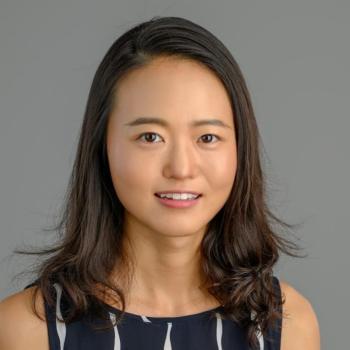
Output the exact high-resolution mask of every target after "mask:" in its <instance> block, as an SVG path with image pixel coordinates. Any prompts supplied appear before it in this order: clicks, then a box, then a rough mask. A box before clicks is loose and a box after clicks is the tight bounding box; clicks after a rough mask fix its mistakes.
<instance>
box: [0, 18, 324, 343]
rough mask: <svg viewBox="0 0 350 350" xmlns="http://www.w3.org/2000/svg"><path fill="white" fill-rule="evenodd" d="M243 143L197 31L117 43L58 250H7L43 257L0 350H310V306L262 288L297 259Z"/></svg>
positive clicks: (150, 29)
mask: <svg viewBox="0 0 350 350" xmlns="http://www.w3.org/2000/svg"><path fill="white" fill-rule="evenodd" d="M259 141H260V140H259V133H258V129H257V124H256V120H255V116H254V112H253V108H252V104H251V101H250V96H249V92H248V90H247V87H246V84H245V81H244V78H243V75H242V73H241V71H240V68H239V66H238V64H237V63H236V61H235V59H234V58H233V57H232V55H231V54H230V52H229V51H228V49H227V48H226V47H225V46H224V45H223V44H222V42H221V41H220V40H218V39H217V38H216V37H215V36H214V35H213V34H211V33H210V32H209V31H207V30H206V29H204V28H202V27H201V26H199V25H197V24H195V23H193V22H191V21H189V20H186V19H183V18H179V17H155V18H153V19H151V20H150V21H147V22H145V23H142V24H140V25H138V26H135V27H134V28H132V29H130V30H129V31H127V32H126V33H125V34H123V35H122V36H121V37H120V38H119V39H118V40H116V41H115V43H114V44H113V45H112V46H111V48H110V49H109V50H108V52H107V53H106V55H105V57H104V58H103V60H102V62H101V64H100V66H99V67H98V69H97V72H96V74H95V77H94V80H93V82H92V87H91V90H90V94H89V97H88V101H87V107H86V111H85V116H84V121H83V125H82V130H81V134H80V140H79V144H78V149H77V155H76V160H75V163H74V167H73V172H72V175H71V180H70V184H69V188H68V192H67V197H66V202H65V207H64V212H63V215H62V218H61V221H60V223H59V225H58V226H57V227H56V228H55V230H58V231H59V233H60V234H61V240H60V241H59V242H58V243H57V244H56V245H55V246H54V247H51V248H49V249H47V250H43V251H41V252H40V251H39V252H25V251H16V252H17V253H20V254H29V253H31V254H49V253H50V254H52V255H51V256H50V257H49V258H47V259H46V260H44V261H43V262H42V263H41V265H39V266H38V268H37V270H36V274H37V278H36V280H35V281H34V282H33V283H31V284H29V285H27V286H26V288H25V289H24V290H23V291H20V292H18V293H16V294H14V295H11V296H9V297H7V298H6V299H4V300H3V301H2V302H1V304H0V348H1V349H22V348H27V349H39V350H41V349H51V350H59V349H63V348H64V349H65V350H71V349H80V348H84V349H85V350H89V349H96V348H97V347H98V348H99V349H106V350H107V349H146V350H148V349H173V350H180V349H223V350H225V349H265V350H268V349H283V350H291V349H293V350H295V349H308V350H316V349H319V348H320V344H319V343H320V336H319V327H318V321H317V318H316V315H315V312H314V310H313V308H312V306H311V304H310V302H309V301H308V300H307V299H306V298H305V297H304V296H302V295H301V294H300V293H299V292H298V291H297V290H296V289H294V288H293V287H292V286H291V285H289V284H288V283H286V282H284V281H279V280H278V278H277V277H276V276H274V275H273V270H272V268H273V266H274V265H275V264H276V262H277V261H278V258H279V254H280V252H281V251H282V252H284V253H286V254H289V255H291V256H294V257H298V255H297V254H295V253H292V251H291V250H292V249H294V250H297V249H298V247H297V246H296V245H295V244H294V243H293V242H291V241H289V240H288V239H286V238H284V237H282V236H281V235H279V234H278V233H277V232H276V231H277V230H275V229H272V223H271V222H270V220H272V221H274V223H277V224H279V225H280V227H288V228H290V227H291V225H288V224H286V223H284V222H283V221H281V220H279V219H278V218H277V217H275V216H274V215H273V214H272V213H271V212H270V211H269V209H268V207H267V204H266V189H265V179H264V174H263V171H262V169H261V165H260V158H259V151H260V149H259ZM31 302H33V304H32V306H31V307H30V305H31V304H30V303H31ZM34 302H35V304H34ZM282 305H283V309H282ZM31 308H32V309H33V310H32V309H31ZM282 311H283V322H282ZM56 317H57V318H58V320H56ZM59 320H61V321H62V322H60V321H59Z"/></svg>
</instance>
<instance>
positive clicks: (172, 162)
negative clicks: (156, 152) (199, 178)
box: [163, 142, 198, 179]
mask: <svg viewBox="0 0 350 350" xmlns="http://www.w3.org/2000/svg"><path fill="white" fill-rule="evenodd" d="M197 169H198V166H197V157H196V154H195V152H194V150H193V148H192V146H191V145H190V142H177V143H176V144H175V143H174V145H173V146H172V147H170V148H169V152H168V153H167V155H166V160H165V164H164V167H163V175H164V176H165V177H173V178H177V179H183V178H187V177H190V178H193V177H195V176H196V173H197Z"/></svg>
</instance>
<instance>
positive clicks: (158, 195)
mask: <svg viewBox="0 0 350 350" xmlns="http://www.w3.org/2000/svg"><path fill="white" fill-rule="evenodd" d="M154 195H155V196H156V197H158V198H161V199H168V200H172V201H176V200H177V201H180V200H182V201H189V200H195V199H198V198H199V197H202V194H198V195H197V196H196V197H193V198H191V199H181V198H179V199H174V198H171V197H165V196H163V197H161V195H160V194H159V193H155V194H154Z"/></svg>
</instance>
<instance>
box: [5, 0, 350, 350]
mask: <svg viewBox="0 0 350 350" xmlns="http://www.w3.org/2000/svg"><path fill="white" fill-rule="evenodd" d="M156 15H159V16H180V17H185V18H187V19H190V20H192V21H194V22H196V23H198V24H200V25H202V26H203V27H205V28H207V29H208V30H210V31H212V32H213V33H214V34H215V35H216V36H218V37H219V38H220V39H221V40H222V41H223V42H224V43H225V45H226V46H227V47H228V48H229V50H230V51H231V52H232V54H233V56H234V57H235V59H236V60H237V62H238V64H239V65H240V67H241V69H242V71H243V74H244V76H245V78H246V81H247V85H248V89H249V90H250V92H251V96H252V102H253V107H254V110H255V114H256V118H257V122H258V125H259V128H260V132H261V136H262V140H263V144H264V148H265V152H266V153H267V155H268V160H269V162H268V164H267V165H266V167H265V169H266V170H267V173H268V183H269V187H270V189H271V191H270V194H271V200H270V204H271V207H272V209H273V210H274V212H275V213H276V214H277V215H279V216H280V217H281V218H283V219H284V220H286V221H287V222H291V223H296V222H303V226H302V227H301V228H299V229H298V231H297V232H296V235H297V236H298V237H299V239H300V241H299V242H298V243H299V244H301V245H302V246H303V247H305V248H306V249H305V250H304V252H307V253H308V254H309V256H308V257H307V258H305V259H292V258H290V257H285V256H283V255H282V257H281V259H280V261H279V263H278V264H277V265H276V268H275V275H276V276H277V277H279V278H280V279H283V280H285V281H287V282H288V283H290V284H291V285H292V286H294V288H296V289H297V290H298V291H300V292H301V293H302V294H303V295H304V296H305V297H306V298H308V299H309V301H310V302H311V303H312V305H313V307H314V310H315V311H316V313H317V316H318V319H319V323H320V329H321V342H322V349H332V350H333V349H339V350H343V349H345V348H347V346H346V344H347V345H348V335H347V334H346V333H345V331H347V330H348V329H349V323H348V314H349V311H350V307H349V301H348V299H349V295H350V285H349V268H350V264H349V260H348V259H349V247H350V238H349V237H350V234H349V233H350V232H349V217H350V210H349V207H350V206H349V198H350V186H349V179H350V171H349V168H350V166H349V151H350V141H349V139H350V137H349V134H350V128H349V126H350V122H349V118H350V114H349V100H350V66H349V62H350V48H349V34H350V24H349V23H350V21H349V15H350V2H349V1H346V0H344V1H337V0H333V1H324V0H312V1H311V0H294V1H286V0H282V1H281V0H276V1H272V0H266V1H261V0H259V1H258V0H255V1H253V0H249V1H247V0H239V1H235V0H230V1H228V0H227V1H220V0H217V1H215V2H214V1H204V0H192V1H189V0H187V1H184V0H182V1H167V0H153V1H134V0H128V1H116V0H114V1H112V0H99V1H91V0H80V1H77V0H76V1H63V0H60V1H48V0H21V1H19V0H11V1H10V0H1V1H0V106H1V109H0V222H1V226H0V230H1V231H0V233H1V235H0V239H1V242H0V298H1V299H2V298H4V297H6V296H7V295H10V294H12V293H15V292H17V291H19V290H21V289H22V288H23V287H24V286H25V284H26V283H27V281H29V279H30V276H25V277H22V278H21V279H15V280H13V276H14V275H15V274H16V273H19V272H20V271H22V270H24V269H25V268H27V267H28V266H30V264H31V263H33V261H34V259H33V258H25V257H16V256H13V254H12V252H13V250H14V249H15V248H20V247H23V245H27V244H30V245H34V246H35V245H36V246H42V245H43V244H47V243H50V242H52V240H53V239H54V236H53V235H52V234H51V235H50V234H48V233H44V232H42V228H43V227H44V226H47V225H50V224H52V222H53V218H54V216H55V215H56V214H57V210H58V208H59V205H60V204H61V201H62V199H63V194H64V191H65V188H66V186H67V182H68V176H69V174H70V171H71V167H72V164H73V159H74V154H75V150H76V144H77V137H78V133H79V129H80V125H81V122H82V118H83V112H84V108H85V104H86V100H87V95H88V91H89V88H90V84H91V82H92V78H93V75H94V73H95V71H96V69H97V66H98V64H99V63H100V61H101V59H102V57H103V56H104V54H105V53H106V51H107V49H108V48H109V47H110V46H111V44H112V43H113V42H114V41H115V40H116V39H117V37H118V36H119V35H121V34H122V33H123V32H125V31H126V30H128V29H129V28H130V27H131V26H133V25H135V24H137V23H139V22H142V21H144V20H148V19H150V18H151V17H153V16H156Z"/></svg>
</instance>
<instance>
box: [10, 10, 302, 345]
mask: <svg viewBox="0 0 350 350" xmlns="http://www.w3.org/2000/svg"><path fill="white" fill-rule="evenodd" d="M157 57H174V58H178V59H191V60H195V61H197V62H199V63H201V64H203V65H205V66H206V67H208V68H209V69H210V70H212V71H213V72H214V73H215V74H216V75H217V76H218V77H219V78H220V79H221V81H222V83H223V85H224V86H225V88H226V90H227V92H228V94H229V97H230V102H231V105H232V110H233V111H234V113H233V114H234V125H235V137H236V141H237V157H238V158H237V172H236V177H235V182H234V186H233V188H232V191H231V193H230V196H229V198H228V199H227V201H226V203H225V205H224V206H223V207H222V209H221V210H220V211H219V212H218V213H217V214H216V216H215V217H214V218H213V219H212V220H211V222H210V223H209V224H208V227H207V231H206V233H205V235H204V238H203V240H202V245H201V251H202V268H203V271H204V272H205V275H206V276H207V278H208V281H209V283H208V291H209V292H210V293H211V294H212V295H213V296H215V297H216V298H217V300H218V301H220V303H221V305H223V306H224V314H223V316H224V317H225V316H227V317H229V318H231V319H233V320H235V321H237V322H239V323H240V324H241V325H242V326H243V327H245V328H246V330H247V333H246V334H247V340H249V344H250V346H252V347H254V346H256V345H257V338H256V332H257V331H258V328H257V327H259V328H260V330H261V333H262V334H263V335H266V332H267V329H268V328H269V327H270V326H271V325H272V324H274V322H275V320H276V319H277V318H281V317H282V315H281V313H280V312H278V306H280V305H281V301H280V299H279V298H278V296H277V294H276V293H275V292H274V290H273V285H272V278H273V270H272V269H273V266H274V265H275V264H276V262H277V261H278V259H279V256H280V252H284V253H286V254H288V255H290V256H293V257H305V256H300V255H298V254H296V253H293V252H292V251H293V250H294V251H297V250H299V249H300V248H299V247H298V246H297V245H296V244H295V243H294V242H292V241H291V240H290V239H289V238H286V237H283V234H284V230H286V229H290V228H292V227H293V225H291V224H287V223H285V222H283V221H282V220H280V219H279V218H278V217H276V216H275V215H274V214H273V213H272V211H270V209H269V208H268V205H267V198H266V196H267V188H266V187H267V186H266V181H265V176H264V173H263V170H262V168H261V161H260V156H261V154H260V149H261V148H260V146H259V142H260V141H261V140H260V136H259V132H258V128H257V123H256V119H255V116H254V111H253V107H252V103H251V98H250V94H249V92H248V89H247V86H246V83H245V80H244V78H243V75H242V72H241V70H240V68H239V66H238V64H237V62H236V61H235V59H234V58H233V57H232V55H231V53H230V52H229V50H228V49H227V48H226V47H225V46H224V45H223V43H222V42H221V41H220V40H219V39H218V38H216V37H215V36H214V35H213V34H212V33H210V32H209V31H208V30H206V29H204V28H203V27H201V26H199V25H198V24H195V23H193V22H191V21H190V20H187V19H184V18H181V17H160V16H156V17H153V18H152V19H151V20H149V21H146V22H144V23H141V24H138V25H136V26H135V27H133V28H131V29H130V30H128V31H127V32H125V33H124V34H123V35H122V36H120V37H119V38H118V39H117V40H116V41H115V42H114V43H113V44H112V46H111V47H110V48H109V50H108V52H107V53H106V55H105V56H104V58H103V59H102V62H101V63H100V65H99V67H98V69H97V71H96V74H95V76H94V79H93V81H92V86H91V89H90V92H89V96H88V100H87V105H86V110H85V114H84V120H83V124H82V129H81V133H80V137H79V143H78V147H77V153H76V158H75V161H74V165H73V169H72V173H71V176H70V181H69V186H68V187H67V192H66V194H65V198H64V199H65V200H64V205H63V206H62V208H61V216H60V221H59V223H58V224H57V225H56V226H55V227H53V228H51V229H49V230H48V231H51V230H53V231H57V232H58V237H59V239H58V241H57V242H56V243H54V244H51V245H50V247H47V248H46V249H42V250H40V251H38V250H37V251H33V250H32V251H23V250H16V251H15V253H17V254H36V255H39V256H41V255H47V254H52V256H50V257H47V258H46V259H45V261H41V262H40V263H39V264H38V265H37V266H36V267H35V273H36V275H37V286H38V287H39V288H37V289H36V291H35V293H34V297H33V307H34V310H35V304H34V300H35V298H36V294H37V293H36V292H37V291H38V289H40V290H41V292H42V294H43V297H44V299H45V300H46V301H47V302H48V303H49V304H50V305H54V304H53V302H54V301H53V297H52V295H51V292H50V291H51V285H52V283H54V282H58V283H59V284H60V285H61V286H62V288H63V291H64V293H65V294H66V296H67V297H68V298H69V300H70V301H71V304H72V305H71V307H70V312H69V313H67V315H65V321H66V322H70V321H72V320H75V319H77V318H78V317H79V316H81V315H82V314H84V313H86V312H87V311H88V310H93V312H94V315H98V316H99V317H103V315H104V313H103V312H102V310H103V305H104V304H103V303H101V300H100V299H99V298H98V297H97V296H96V292H95V291H96V286H100V287H102V289H101V291H103V293H107V294H108V295H109V296H116V297H117V299H115V300H117V301H118V302H119V301H121V302H122V306H123V307H122V311H123V312H124V310H125V299H124V294H123V291H122V289H121V286H118V285H116V284H115V283H114V282H113V281H111V279H110V277H111V274H112V272H113V271H114V267H115V264H116V262H123V263H125V264H128V263H129V260H128V259H127V257H126V255H125V252H124V250H123V249H122V228H123V213H124V208H123V206H122V204H121V203H120V201H119V199H118V197H117V195H116V193H115V190H114V187H113V184H112V181H111V175H110V171H109V166H108V162H107V154H106V126H107V121H108V118H109V115H110V112H111V110H112V108H113V103H114V101H115V99H116V98H117V96H116V88H117V86H118V80H119V79H121V77H122V76H123V75H125V74H126V73H128V72H130V71H131V70H132V69H136V68H139V67H142V66H146V65H147V64H149V63H150V62H151V61H152V60H153V59H154V58H157ZM274 224H277V225H278V226H279V229H277V228H273V225H274ZM45 230H46V231H47V229H45ZM104 295H105V294H104ZM251 312H253V313H254V314H255V317H251ZM35 313H36V310H35ZM36 314H37V313H36ZM122 315H123V314H120V316H122ZM37 316H38V317H40V316H39V315H38V314H37ZM116 321H117V323H118V322H119V321H120V318H117V319H116Z"/></svg>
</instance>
